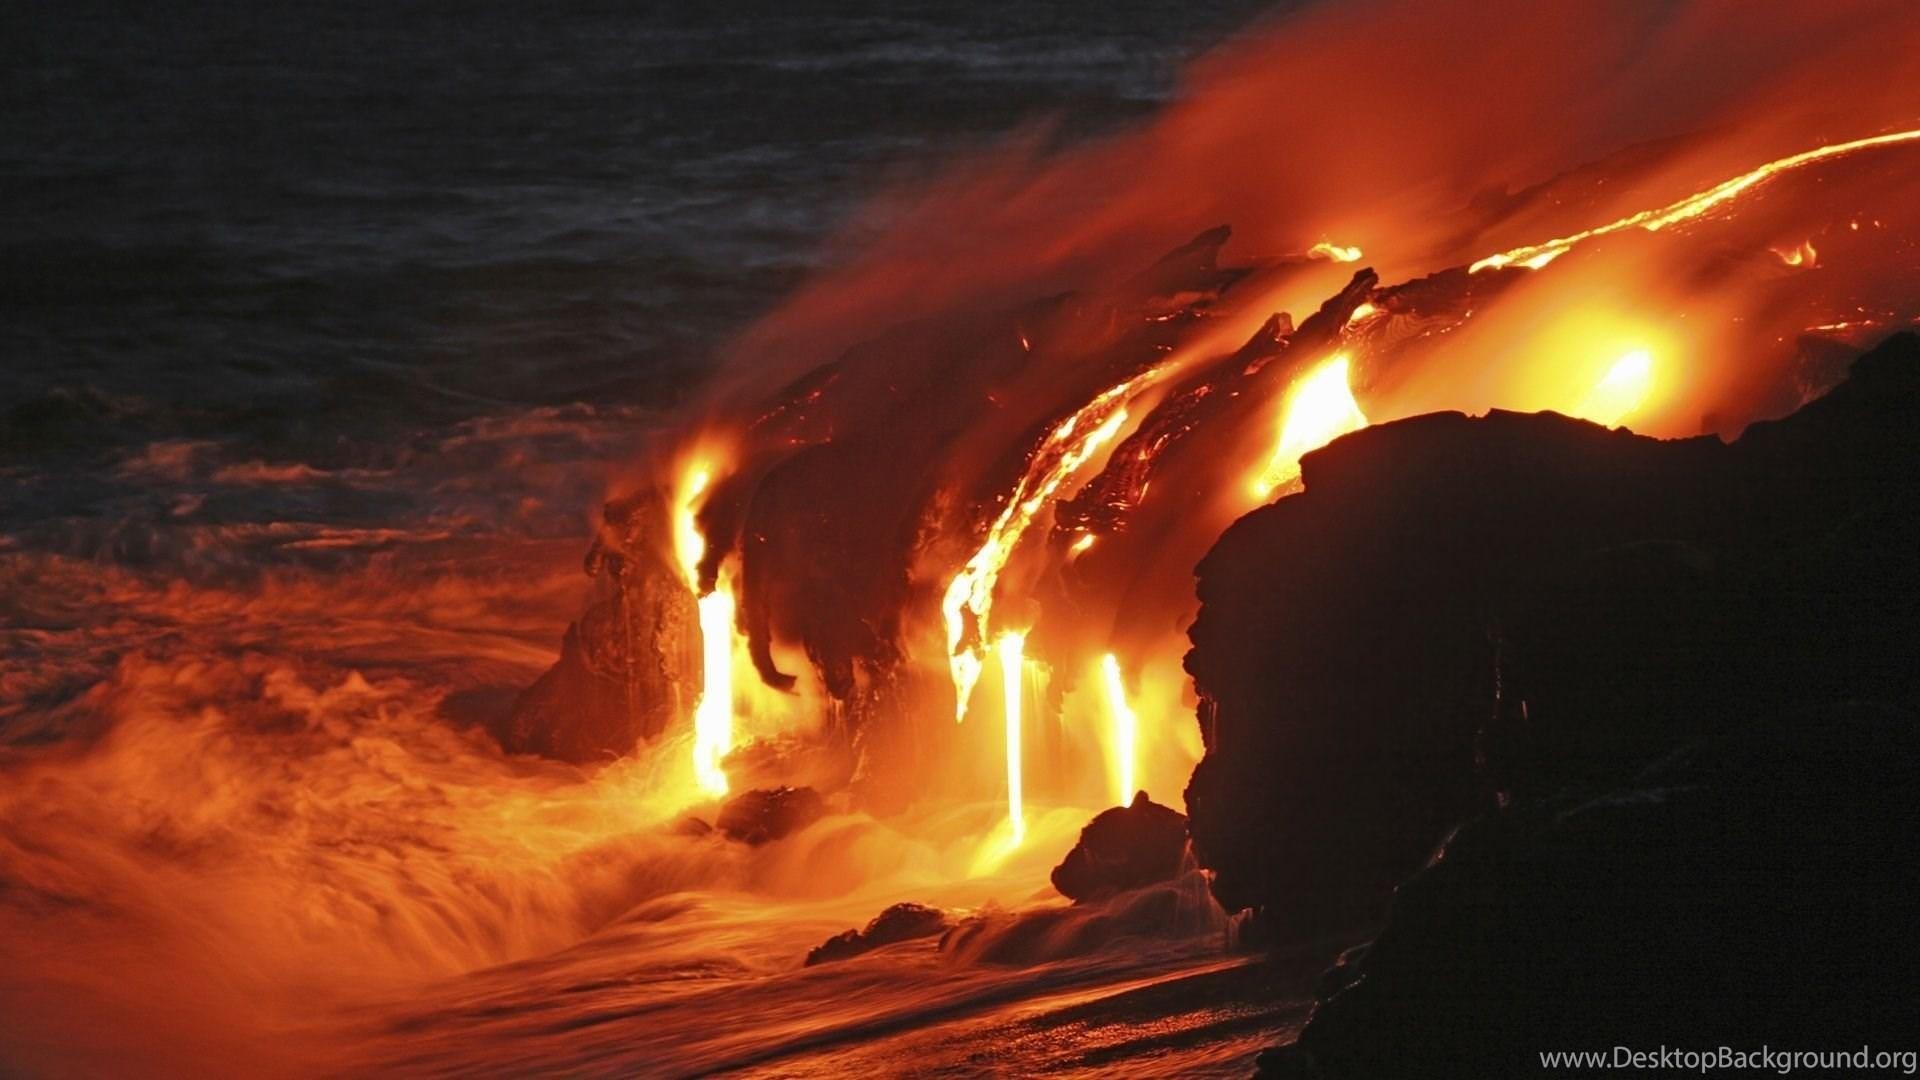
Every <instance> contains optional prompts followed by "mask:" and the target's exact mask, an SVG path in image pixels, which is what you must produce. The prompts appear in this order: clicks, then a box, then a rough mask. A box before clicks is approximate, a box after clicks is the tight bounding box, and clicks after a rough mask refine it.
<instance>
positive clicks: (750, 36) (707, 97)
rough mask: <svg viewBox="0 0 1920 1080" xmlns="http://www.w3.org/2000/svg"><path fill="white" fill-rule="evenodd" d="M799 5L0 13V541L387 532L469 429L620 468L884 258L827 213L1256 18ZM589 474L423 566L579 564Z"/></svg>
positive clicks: (1230, 13)
mask: <svg viewBox="0 0 1920 1080" xmlns="http://www.w3.org/2000/svg"><path fill="white" fill-rule="evenodd" d="M803 7H806V8H810V9H812V10H804V11H803V10H799V9H796V8H795V6H793V5H787V4H764V3H745V4H743V3H721V4H684V3H638V4H622V3H608V2H580V0H572V2H566V3H560V4H551V5H543V6H541V7H539V8H537V9H536V8H530V7H528V6H527V5H521V4H504V3H495V2H480V3H421V4H408V5H401V6H395V5H387V4H375V3H365V2H358V0H348V2H342V3H330V4H312V5H309V4H284V3H266V4H251V3H249V4H241V3H213V4H206V5H191V6H190V8H184V9H180V10H173V9H170V8H168V7H165V6H150V5H120V4H93V3H86V2H82V3H78V4H67V3H62V4H52V3H46V4H41V3H28V4H26V5H24V6H13V7H11V8H10V13H9V14H7V15H5V16H0V19H4V33H0V39H4V42H5V44H3V45H0V52H3V53H4V55H5V58H6V60H7V63H6V64H5V68H4V73H3V74H0V79H4V80H5V87H6V91H5V93H4V94H0V130H4V131H5V132H6V138H5V139H4V140H0V178H3V180H4V183H5V188H6V198H5V204H6V205H5V209H4V211H0V213H4V214H5V215H6V221H7V227H6V229H5V230H4V235H0V310H4V311H5V318H4V320H0V355H3V356H4V357H5V363H4V364H0V483H3V484H4V485H5V486H4V488H3V489H0V531H3V532H4V533H5V534H6V535H7V536H9V537H10V538H11V542H12V543H15V544H19V545H22V546H26V547H32V548H37V547H57V548H60V549H62V550H67V551H71V552H73V553H76V554H82V555H87V556H93V555H96V554H107V555H109V556H110V557H153V556H159V555H164V554H165V552H167V551H168V550H171V549H177V548H179V547H181V546H182V544H183V543H184V542H183V541H181V540H180V539H179V538H180V537H181V536H182V535H184V533H183V530H195V529H198V530H201V531H202V532H204V531H205V530H206V529H207V528H209V527H213V526H222V525H225V526H232V525H236V524H241V523H254V524H257V523H261V522H283V523H284V522H287V521H289V520H293V519H297V520H300V521H303V522H307V523H310V524H312V525H313V526H315V527H319V526H322V525H325V526H333V527H351V528H356V529H361V528H368V529H389V530H390V529H395V528H401V529H405V528H409V527H411V526H413V525H415V524H418V523H419V522H420V520H421V516H422V514H423V512H424V508H423V507H422V506H421V505H419V504H420V503H421V501H422V499H421V496H422V494H423V491H422V490H421V489H419V488H415V487H409V486H408V485H407V484H405V483H401V482H398V481H396V480H394V479H393V478H392V477H391V476H390V475H389V474H391V473H392V472H393V471H395V470H407V471H419V467H420V465H421V458H423V457H425V456H442V455H443V452H444V451H445V450H446V448H447V443H448V440H450V439H452V440H464V441H461V442H460V447H461V448H462V452H464V453H466V454H468V455H469V456H468V457H467V459H466V460H465V461H464V462H462V461H441V462H436V463H435V467H434V468H433V469H431V470H428V471H430V472H431V473H432V474H433V476H432V479H431V480H430V481H425V482H428V483H445V482H447V480H448V477H449V475H450V474H459V473H462V472H465V471H468V470H477V471H481V472H486V473H489V474H492V475H494V476H495V477H497V476H498V469H497V466H498V464H499V463H498V460H497V459H496V458H494V457H492V456H490V455H489V454H488V453H487V452H476V451H474V450H473V449H472V447H473V445H474V441H475V440H479V441H481V442H487V441H494V436H495V435H496V434H497V432H498V430H499V427H500V425H503V424H507V425H512V424H525V423H529V422H532V423H535V424H537V425H539V426H541V427H542V429H543V430H547V431H548V432H549V439H550V441H551V440H554V439H561V436H559V435H557V434H554V433H555V432H558V431H561V430H564V431H565V432H566V436H565V439H562V440H561V441H567V440H571V442H570V443H569V445H566V446H557V447H556V446H552V445H546V444H542V445H539V446H537V447H533V448H531V449H528V448H527V447H525V446H521V447H518V448H517V449H516V451H515V452H521V451H524V452H528V453H531V454H533V455H534V457H536V458H537V459H539V460H542V461H552V460H558V459H572V460H580V461H587V462H591V461H601V460H606V459H610V458H618V457H619V456H620V455H621V454H622V453H623V452H624V450H625V448H626V445H627V442H628V437H629V436H631V434H632V433H633V432H634V431H635V430H636V429H637V428H638V427H639V426H641V425H642V424H644V423H645V422H646V421H647V419H648V418H649V417H651V416H654V415H657V413H658V412H659V411H660V410H662V409H668V408H671V407H672V406H673V405H674V404H675V403H676V402H677V401H680V400H682V398H683V397H684V396H685V395H686V394H687V393H688V391H689V389H690V388H691V387H692V386H694V385H697V384H698V382H699V381H700V379H701V377H702V375H703V374H704V373H705V371H706V370H707V368H708V366H709V365H710V364H711V362H712V357H713V354H714V351H715V350H716V348H717V347H719V346H720V345H721V343H723V342H724V341H725V340H726V339H727V338H728V336H729V335H730V334H731V333H733V332H734V331H737V330H738V329H739V328H740V327H742V326H743V325H745V324H746V323H747V322H748V321H750V320H751V319H752V317H753V316H754V315H755V314H757V313H759V312H761V311H763V310H765V309H766V308H767V307H768V306H770V305H771V304H772V303H773V302H774V301H775V300H776V299H778V298H779V297H780V296H782V295H783V294H784V293H786V292H787V291H788V290H790V289H791V288H793V287H794V286H795V285H796V284H797V283H799V282H801V281H802V280H804V279H805V278H806V276H807V275H808V274H809V273H810V272H813V271H816V270H817V269H819V268H820V267H822V266H823V265H827V264H830V263H831V262H832V261H833V259H834V257H835V254H834V253H835V250H836V249H843V248H845V247H847V246H849V245H857V244H858V242H859V236H860V233H861V230H862V229H863V228H865V229H873V228H879V227H882V224H883V223H880V222H875V221H865V222H862V223H859V224H856V223H855V222H854V221H853V220H852V214H853V211H854V210H855V209H856V208H857V207H860V206H862V205H864V204H866V203H867V202H868V200H870V199H871V198H872V197H873V196H874V195H876V194H877V193H879V192H882V191H885V190H889V189H891V188H894V187H896V186H899V185H904V184H910V183H912V182H913V181H914V180H915V179H916V178H920V177H924V176H926V175H929V174H931V173H932V172H934V171H936V170H937V169H939V168H940V167H941V166H942V165H943V164H945V163H948V162H950V161H952V160H953V159H955V158H957V157H961V156H964V155H965V154H966V153H968V152H969V151H970V150H972V149H975V148H978V147H980V146H983V145H987V144H990V143H992V142H994V141H997V140H999V139H1001V138H1003V137H1004V136H1005V135H1006V134H1007V133H1008V132H1010V131H1012V130H1013V129H1015V128H1017V127H1019V126H1021V125H1028V124H1034V123H1040V122H1050V123H1053V124H1055V125H1057V134H1056V135H1055V137H1056V138H1058V139H1061V140H1071V139H1074V138H1082V137H1085V136H1087V135H1090V134H1094V133H1098V132H1100V131H1103V130H1108V129H1111V128H1112V127H1114V126H1116V125H1120V124H1124V123H1125V122H1126V121H1127V120H1129V119H1131V118H1134V117H1136V116H1139V115H1141V114H1143V113H1144V112H1146V111H1148V110H1151V109H1152V108H1153V107H1155V106H1156V105H1157V104H1158V103H1160V102H1162V101H1163V100H1165V98H1166V97H1167V95H1168V94H1169V93H1170V92H1171V90H1172V89H1173V85H1174V79H1175V76H1176V74H1177V71H1178V67H1179V65H1180V63H1181V62H1182V61H1183V60H1184V59H1185V58H1187V57H1189V56H1190V55H1192V53H1193V52H1195V51H1196V50H1198V49H1200V48H1201V47H1203V46H1205V45H1207V44H1209V43H1211V42H1213V41H1216V40H1218V39H1219V38H1220V37H1222V36H1224V35H1226V34H1227V33H1229V32H1230V31H1231V30H1232V29H1234V28H1235V27H1236V26H1238V25H1239V24H1241V23H1242V22H1244V21H1245V20H1247V19H1248V18H1250V17H1251V16H1252V15H1253V14H1254V13H1255V12H1256V10H1257V7H1258V5H1256V4H1253V3H1251V2H1248V0H1213V2H1208V3H1199V4H1183V5H1178V6H1175V7H1168V6H1166V5H1154V4H1144V3H1122V4H1102V5H1090V4H1089V5H1076V4H1018V5H1016V4H1008V5H973V4H963V3H951V2H949V3H888V4H878V3H876V4H859V3H844V2H843V3H829V4H816V5H804V6H803ZM877 329H879V328H876V330H877ZM529 418H532V419H531V420H530V419H529ZM454 456H456V457H457V456H458V454H456V455H454ZM223 470H225V471H224V473H223ZM289 470H302V471H303V472H302V475H304V476H306V477H307V479H308V480H309V481H310V482H307V483H298V484H296V483H287V482H285V481H286V480H288V479H290V478H291V477H292V476H293V473H291V472H289ZM590 472H591V470H588V471H584V472H581V473H580V474H579V476H580V477H581V479H580V480H579V481H578V483H573V484H568V485H566V486H565V488H566V489H565V490H564V491H563V492H555V491H554V490H553V489H552V487H551V484H550V483H548V482H547V481H548V480H550V479H551V478H550V477H543V478H542V480H541V481H540V482H537V483H535V484H533V485H530V487H531V489H532V490H531V491H520V490H516V491H500V492H498V493H496V494H497V495H498V497H497V498H496V499H493V500H484V501H483V502H485V503H486V505H476V506H471V507H463V508H462V509H461V511H460V512H461V513H462V514H466V513H468V512H471V513H472V514H473V516H474V517H475V519H476V520H471V521H467V520H462V521H461V522H460V523H459V524H458V525H457V526H455V529H456V531H466V532H471V531H474V530H483V529H488V528H495V527H504V526H507V525H509V524H510V525H511V526H512V527H513V528H515V529H517V530H520V531H522V532H533V533H538V534H542V535H550V534H552V533H554V532H556V531H568V532H571V533H575V534H578V533H579V532H580V531H581V529H582V520H583V516H584V515H585V513H586V512H587V510H588V508H589V507H590V504H591V503H592V502H593V501H594V500H595V499H596V498H597V497H598V495H599V493H600V492H599V487H598V486H597V485H596V483H594V482H591V481H590V480H588V479H586V478H587V477H588V476H589V475H590ZM219 476H224V477H225V478H226V482H209V478H210V477H219ZM353 478H357V480H355V479H353ZM376 478H379V481H380V482H374V481H375V479H376ZM276 479H277V480H279V481H281V482H278V483H272V484H270V483H269V482H268V481H269V480H276ZM507 486H512V482H511V480H509V483H508V485H507ZM269 487H270V488H271V489H272V490H266V489H268V488H269ZM527 497H532V498H535V499H537V500H539V501H540V502H541V503H542V504H543V506H542V507H541V508H540V509H539V510H537V511H536V510H533V509H531V508H528V507H525V506H523V505H522V503H523V501H524V499H525V498H527ZM549 503H550V504H552V505H544V504H549ZM502 515H504V516H505V518H507V519H508V520H501V517H502ZM488 517H492V518H493V520H490V521H489V520H484V519H486V518H488ZM442 524H444V522H443V523H442ZM163 534H164V535H163ZM393 540H394V538H393V537H391V536H388V537H387V542H389V543H390V542H392V541H393ZM296 542H297V541H296ZM253 546H254V548H255V549H256V550H254V551H251V552H249V553H248V556H246V557H249V558H251V557H255V556H258V557H267V558H276V557H283V556H285V555H287V554H288V552H287V550H286V548H287V542H263V543H259V544H255V545H253ZM332 550H336V551H338V550H340V549H338V548H335V549H332ZM205 554H206V553H205V552H202V555H203V556H204V555H205Z"/></svg>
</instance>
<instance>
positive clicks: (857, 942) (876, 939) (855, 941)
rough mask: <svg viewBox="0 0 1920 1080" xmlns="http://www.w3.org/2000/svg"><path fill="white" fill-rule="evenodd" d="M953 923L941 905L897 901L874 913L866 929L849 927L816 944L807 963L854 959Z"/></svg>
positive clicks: (920, 936)
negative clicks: (936, 906)
mask: <svg viewBox="0 0 1920 1080" xmlns="http://www.w3.org/2000/svg"><path fill="white" fill-rule="evenodd" d="M951 925H952V924H951V923H950V922H948V921H947V913H946V912H944V911H941V910H940V909H939V908H931V907H928V906H926V905H925V904H914V903H900V904H895V905H893V906H892V907H890V908H888V909H887V910H885V911H883V912H881V913H880V914H878V915H876V916H874V917H873V921H872V922H869V923H868V924H867V928H866V929H865V930H847V931H845V932H843V933H839V934H835V935H834V936H832V937H830V938H828V939H827V940H825V941H823V942H821V943H820V944H819V945H816V946H814V948H813V949H812V950H811V951H809V952H808V953H807V961H806V965H805V966H807V967H812V966H814V965H815V964H827V963H832V962H833V961H835V960H850V959H852V958H853V957H856V956H859V955H861V954H863V953H870V952H872V951H873V950H875V949H878V948H880V947H881V946H882V945H893V944H895V943H897V942H902V941H913V940H915V939H917V938H929V937H933V936H934V935H936V934H944V933H946V932H947V929H948V928H949V927H950V926H951Z"/></svg>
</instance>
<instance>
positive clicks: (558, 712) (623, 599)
mask: <svg viewBox="0 0 1920 1080" xmlns="http://www.w3.org/2000/svg"><path fill="white" fill-rule="evenodd" d="M658 511H659V508H658V506H657V505H656V503H655V502H654V501H653V500H650V499H644V498H636V499H631V500H625V501H620V502H613V503H609V504H608V505H607V507H606V510H605V514H604V520H603V522H602V524H601V529H600V534H599V537H598V538H597V539H596V540H595V542H594V545H593V547H592V549H591V550H590V551H589V552H588V553H587V557H586V569H587V573H588V574H589V575H590V576H592V577H593V578H594V582H595V595H594V599H593V601H592V604H591V605H590V606H589V607H588V608H587V611H586V613H585V614H583V615H581V616H580V618H579V620H578V621H577V622H575V623H574V624H573V625H572V626H569V627H567V634H566V638H565V639H564V640H563V641H562V643H561V646H560V660H559V662H558V663H556V664H554V666H553V667H551V668H549V669H548V670H547V672H546V673H545V674H544V675H542V676H540V679H539V681H537V682H535V683H534V684H533V685H532V686H529V687H528V688H527V689H526V690H525V692H523V693H522V694H521V695H520V698H519V700H518V701H516V702H515V703H514V706H513V712H512V714H511V715H510V716H508V717H506V718H505V720H504V722H503V723H502V724H501V725H500V726H499V727H498V728H497V729H496V730H495V731H494V735H495V737H497V738H498V739H499V740H500V745H501V746H502V747H504V748H505V749H507V750H509V751H511V752H513V753H523V754H542V755H545V756H547V757H552V758H558V759H560V760H562V761H571V762H575V763H581V764H585V763H588V762H594V761H609V760H612V759H615V758H620V757H624V756H626V755H627V754H630V753H632V752H633V749H634V747H636V746H638V745H639V744H640V743H641V742H642V741H644V740H646V739H651V738H653V737H654V736H655V735H658V734H659V733H660V732H662V731H664V730H665V729H666V727H667V725H668V724H670V723H673V722H674V721H675V720H676V719H678V718H682V717H686V716H690V715H691V714H692V713H691V710H692V708H693V703H694V702H696V701H698V700H699V697H700V689H701V685H702V682H701V673H700V634H699V625H700V615H699V611H698V610H697V608H696V607H695V601H694V596H693V591H692V590H691V589H689V588H688V587H687V584H686V581H685V580H684V579H683V578H682V577H681V576H680V574H679V573H677V572H676V571H675V570H674V569H673V567H671V566H669V565H668V564H667V562H666V560H665V559H664V558H662V557H661V555H660V553H659V552H660V549H659V547H658V545H657V544H656V543H654V542H653V541H654V540H656V539H657V538H658V537H659V536H664V535H665V532H664V527H663V526H661V525H660V524H659V522H658V521H657V520H655V519H656V518H657V517H658Z"/></svg>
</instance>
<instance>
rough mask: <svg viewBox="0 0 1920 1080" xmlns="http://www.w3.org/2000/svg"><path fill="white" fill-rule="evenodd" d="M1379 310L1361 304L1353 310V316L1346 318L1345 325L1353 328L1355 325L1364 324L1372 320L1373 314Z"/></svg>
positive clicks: (1371, 305)
mask: <svg viewBox="0 0 1920 1080" xmlns="http://www.w3.org/2000/svg"><path fill="white" fill-rule="evenodd" d="M1379 310H1380V309H1379V308H1377V307H1375V306H1373V304H1371V303H1363V304H1361V305H1360V306H1359V307H1357V308H1354V309H1353V314H1351V315H1349V316H1347V325H1348V326H1353V325H1354V324H1356V323H1363V322H1366V321H1367V320H1368V319H1370V318H1372V317H1373V316H1374V314H1375V313H1376V312H1378V311H1379Z"/></svg>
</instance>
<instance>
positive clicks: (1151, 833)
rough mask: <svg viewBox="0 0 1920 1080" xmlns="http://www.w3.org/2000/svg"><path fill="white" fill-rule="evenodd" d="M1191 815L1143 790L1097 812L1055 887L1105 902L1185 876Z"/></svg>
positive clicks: (1058, 870) (1059, 869) (1079, 898)
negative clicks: (1126, 801)
mask: <svg viewBox="0 0 1920 1080" xmlns="http://www.w3.org/2000/svg"><path fill="white" fill-rule="evenodd" d="M1186 851H1187V818H1186V815H1185V814H1182V813H1180V811H1178V810H1174V809H1171V808H1168V807H1165V806H1161V805H1160V804H1159V803H1157V802H1154V801H1153V800H1152V799H1149V798H1147V793H1146V792H1144V791H1142V792H1140V793H1139V794H1137V795H1135V796H1134V797H1133V802H1132V803H1130V804H1129V805H1127V806H1116V807H1114V808H1113V809H1111V810H1102V811H1101V812H1100V813H1098V814H1096V815H1095V816H1094V818H1093V820H1092V821H1089V822H1087V826H1086V828H1084V829H1081V830H1080V841H1079V843H1076V844H1075V845H1073V850H1072V851H1069V852H1067V857H1066V858H1065V859H1063V860H1061V862H1060V865H1059V866H1056V867H1054V868H1053V887H1054V888H1056V889H1058V890H1060V895H1062V896H1065V897H1069V898H1070V899H1072V900H1073V901H1074V902H1075V903H1081V902H1084V901H1088V900H1101V899H1105V898H1106V897H1109V896H1112V895H1114V894H1115V893H1122V892H1126V891H1128V890H1129V889H1138V888H1140V887H1141V886H1143V885H1152V884H1154V883H1155V882H1160V881H1171V880H1173V879H1174V878H1175V877H1177V876H1179V873H1180V863H1181V861H1182V860H1183V859H1184V858H1185V856H1186Z"/></svg>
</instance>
